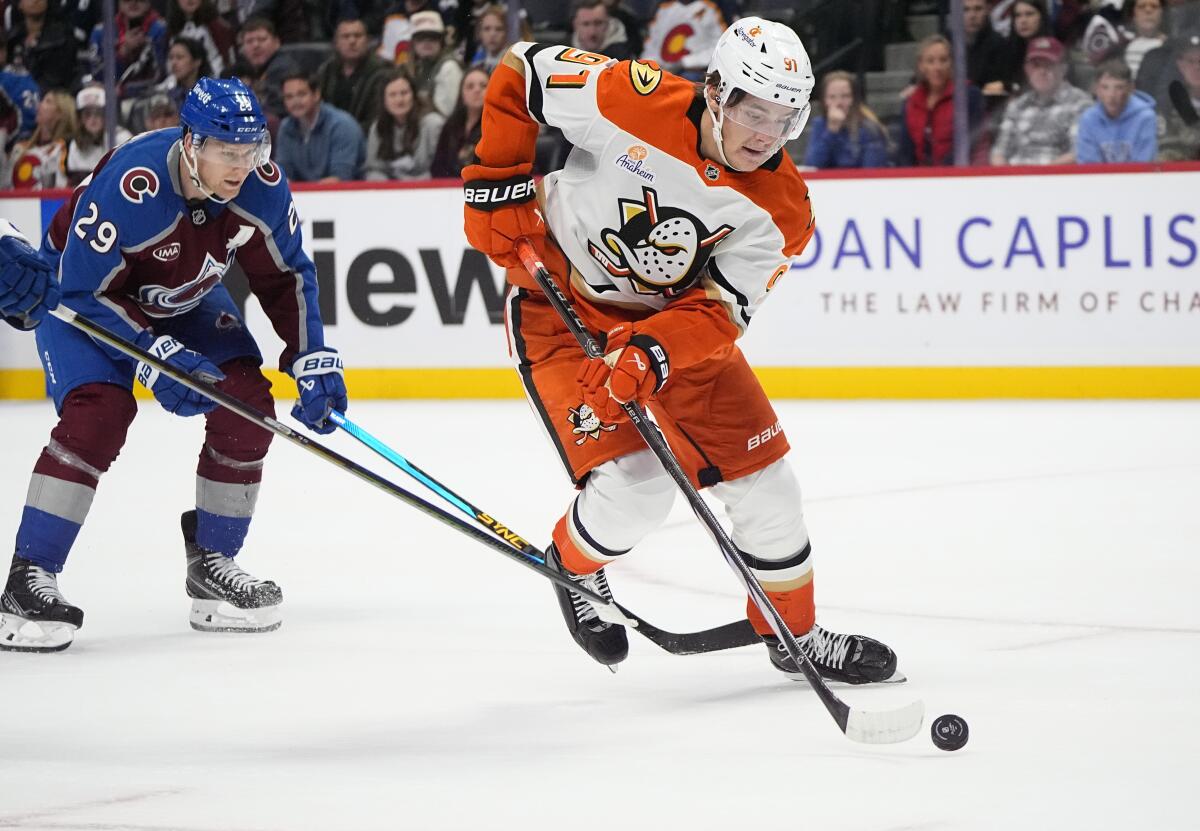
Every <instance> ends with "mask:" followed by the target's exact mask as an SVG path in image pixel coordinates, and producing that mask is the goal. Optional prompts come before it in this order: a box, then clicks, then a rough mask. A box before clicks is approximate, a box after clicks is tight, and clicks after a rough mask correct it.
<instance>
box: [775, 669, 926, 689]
mask: <svg viewBox="0 0 1200 831" xmlns="http://www.w3.org/2000/svg"><path fill="white" fill-rule="evenodd" d="M784 675H786V676H787V677H788V679H789V680H791V681H804V682H806V683H807V681H808V679H807V678H805V677H804V673H802V672H785V673H784ZM822 679H823V680H824V681H825V684H826V685H827V686H830V687H871V686H874V685H875V684H903V683H905V682H906V681H908V677H907V676H906V675H905V674H904V673H903V672H900V671H899V670H897V671H896V672H893V673H892V674H891V675H890V676H888V677H887V678H884V679H882V680H880V681H864V682H862V683H861V684H851V683H850V682H849V681H841V680H839V679H836V678H825V677H824V676H822Z"/></svg>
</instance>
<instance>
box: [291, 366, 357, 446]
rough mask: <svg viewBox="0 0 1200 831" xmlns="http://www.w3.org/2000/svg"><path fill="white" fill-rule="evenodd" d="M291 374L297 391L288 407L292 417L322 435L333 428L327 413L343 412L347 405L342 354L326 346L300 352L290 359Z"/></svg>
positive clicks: (333, 425)
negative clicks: (296, 396)
mask: <svg viewBox="0 0 1200 831" xmlns="http://www.w3.org/2000/svg"><path fill="white" fill-rule="evenodd" d="M292 377H293V378H295V379H296V389H297V390H299V393H300V400H299V401H297V402H296V406H295V407H292V418H294V419H296V421H299V422H300V423H301V424H303V425H304V426H305V427H307V428H308V429H309V430H314V431H316V432H318V433H321V434H322V435H325V434H327V433H332V432H333V431H334V430H336V429H337V425H336V424H334V423H333V422H332V421H330V420H329V413H330V411H332V410H338V411H339V412H345V411H346V406H347V405H346V379H345V378H344V377H343V375H342V356H341V355H339V354H338V353H337V350H336V349H330V348H328V347H325V348H323V349H314V350H312V351H310V352H303V353H301V354H300V355H298V356H296V360H294V361H292Z"/></svg>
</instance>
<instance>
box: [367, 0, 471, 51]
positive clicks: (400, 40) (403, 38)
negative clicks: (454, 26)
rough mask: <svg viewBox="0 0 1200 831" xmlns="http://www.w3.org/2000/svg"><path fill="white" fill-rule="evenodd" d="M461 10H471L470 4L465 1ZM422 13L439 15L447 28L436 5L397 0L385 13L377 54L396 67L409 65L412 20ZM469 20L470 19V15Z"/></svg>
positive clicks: (426, 0)
mask: <svg viewBox="0 0 1200 831" xmlns="http://www.w3.org/2000/svg"><path fill="white" fill-rule="evenodd" d="M459 8H460V9H469V4H468V3H467V2H466V0H464V2H461V3H460V4H459ZM421 12H433V13H434V14H437V15H438V18H439V19H440V20H442V26H443V27H445V24H446V21H445V18H443V17H442V15H440V14H439V13H438V10H437V5H436V4H435V3H432V2H430V1H429V0H397V2H395V3H392V5H391V6H389V7H388V9H387V11H386V12H385V13H384V20H383V31H382V34H381V36H380V38H379V48H378V49H377V50H376V54H377V55H379V57H381V58H383V59H384V60H385V61H387V62H389V63H391V64H394V65H396V66H400V65H402V64H405V63H407V62H408V59H409V57H410V55H409V51H410V50H411V49H412V18H413V16H414V15H417V14H420V13H421ZM467 19H468V20H469V19H470V15H469V14H468V17H467Z"/></svg>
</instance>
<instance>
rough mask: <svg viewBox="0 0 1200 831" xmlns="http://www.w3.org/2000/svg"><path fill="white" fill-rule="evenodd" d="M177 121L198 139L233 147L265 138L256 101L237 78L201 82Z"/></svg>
mask: <svg viewBox="0 0 1200 831" xmlns="http://www.w3.org/2000/svg"><path fill="white" fill-rule="evenodd" d="M179 121H180V123H182V124H183V126H184V127H186V128H187V129H188V130H190V131H191V132H192V133H193V134H194V135H195V136H196V137H197V138H214V139H217V140H218V141H226V142H230V143H233V144H255V143H258V142H261V141H264V140H265V139H266V137H267V135H268V133H267V118H266V116H264V115H263V111H262V108H261V107H260V106H259V105H258V99H257V98H255V97H254V93H253V92H251V91H250V89H249V88H248V87H247V86H246V85H245V84H243V83H242V82H241V81H239V80H238V79H237V78H201V79H200V80H199V81H197V82H196V85H195V86H194V87H192V88H191V90H190V91H189V92H188V94H187V98H186V99H185V100H184V102H183V107H181V108H180V110H179Z"/></svg>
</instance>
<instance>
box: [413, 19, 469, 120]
mask: <svg viewBox="0 0 1200 831" xmlns="http://www.w3.org/2000/svg"><path fill="white" fill-rule="evenodd" d="M411 22H412V51H411V55H410V57H409V61H408V68H409V71H410V72H412V77H413V81H414V82H416V85H417V94H418V95H419V96H421V97H422V98H424V99H425V100H426V101H428V102H429V103H430V104H431V105H432V106H433V109H435V110H436V111H437V112H438V113H440V114H441V115H442V117H443V118H444V117H445V116H447V115H449V114H450V113H451V112H452V111H453V110H454V105H455V103H456V102H457V101H458V87H459V84H461V83H462V77H463V68H462V65H461V64H460V63H459V62H458V61H457V60H456V59H455V57H454V54H453V50H451V49H448V48H446V44H445V39H446V24H444V23H443V22H442V17H441V15H439V14H438V13H437V12H431V11H425V12H417V13H416V14H414V15H413V16H412V18H411Z"/></svg>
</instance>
